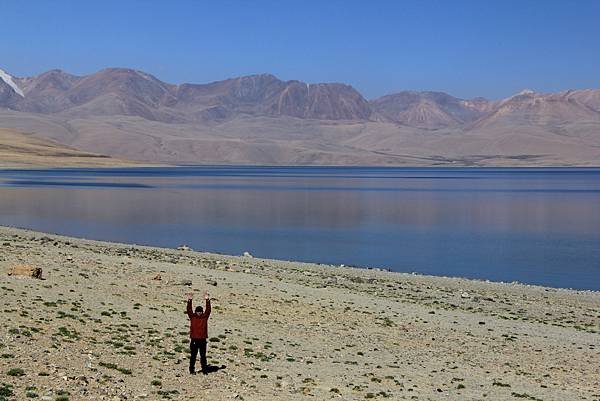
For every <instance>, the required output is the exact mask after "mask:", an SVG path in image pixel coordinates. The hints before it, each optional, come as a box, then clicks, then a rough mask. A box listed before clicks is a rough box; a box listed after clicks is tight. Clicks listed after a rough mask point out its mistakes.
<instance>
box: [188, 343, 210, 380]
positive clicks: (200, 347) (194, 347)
mask: <svg viewBox="0 0 600 401" xmlns="http://www.w3.org/2000/svg"><path fill="white" fill-rule="evenodd" d="M198 351H200V365H201V366H202V371H203V372H206V371H207V370H206V367H207V365H206V338H203V339H193V338H192V340H191V341H190V352H191V355H190V372H195V371H196V357H197V356H198Z"/></svg>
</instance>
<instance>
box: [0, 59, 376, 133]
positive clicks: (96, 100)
mask: <svg viewBox="0 0 600 401" xmlns="http://www.w3.org/2000/svg"><path fill="white" fill-rule="evenodd" d="M16 81H17V83H18V84H19V85H20V87H21V88H22V89H23V92H24V94H25V96H24V97H20V96H16V97H15V96H13V95H14V94H13V93H11V91H10V88H8V89H7V90H6V93H5V97H6V99H3V98H0V105H1V106H4V107H8V108H10V109H13V110H19V111H26V112H34V113H42V114H51V113H59V114H61V115H64V116H68V117H71V118H81V117H84V118H86V117H91V116H105V115H107V116H108V115H126V116H138V117H142V118H144V119H147V120H154V121H160V122H167V123H172V122H178V123H186V122H188V123H189V122H198V121H206V120H222V119H224V118H227V117H231V116H233V115H239V114H245V115H251V116H272V117H278V116H293V117H298V118H311V119H323V120H367V119H368V118H369V116H370V114H371V109H370V107H369V104H368V102H367V101H366V100H365V99H364V98H363V97H362V96H361V95H360V94H359V93H358V92H357V91H356V90H354V88H352V87H351V86H349V85H344V84H337V83H330V84H307V83H304V82H300V81H287V82H286V81H281V80H279V79H277V78H275V77H274V76H273V75H269V74H263V75H252V76H247V77H240V78H233V79H228V80H225V81H219V82H214V83H210V84H204V85H198V84H182V85H179V86H178V85H171V84H167V83H164V82H161V81H160V80H158V79H157V78H156V77H154V76H152V75H150V74H146V73H144V72H141V71H136V70H131V69H124V68H108V69H104V70H102V71H99V72H97V73H95V74H92V75H88V76H84V77H76V76H73V75H69V74H66V73H64V72H62V71H59V70H53V71H49V72H47V73H44V74H41V75H39V76H37V77H30V78H23V79H17V80H16ZM0 93H1V92H0Z"/></svg>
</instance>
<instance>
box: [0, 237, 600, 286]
mask: <svg viewBox="0 0 600 401" xmlns="http://www.w3.org/2000/svg"><path fill="white" fill-rule="evenodd" d="M2 229H8V230H16V231H22V232H24V233H29V234H32V235H47V236H53V237H57V238H62V239H65V240H69V239H70V240H76V241H83V242H89V243H90V244H96V245H99V246H109V245H110V246H119V247H136V248H148V249H156V250H161V251H175V252H179V250H177V249H176V248H166V247H161V246H156V245H140V244H134V243H127V242H113V241H106V240H96V239H89V238H83V237H72V236H68V235H63V234H57V233H50V232H44V231H37V230H32V229H29V228H26V227H13V226H3V225H0V230H2ZM190 251H191V252H194V253H198V254H202V255H207V256H212V257H216V258H219V257H221V258H234V259H235V258H242V259H245V257H244V256H243V255H229V254H222V253H215V252H209V251H203V250H193V249H190ZM252 259H256V260H261V261H268V262H270V263H286V264H290V263H291V264H296V265H298V266H302V265H304V266H305V267H310V266H318V267H320V268H331V269H351V270H350V271H353V270H358V271H363V270H366V271H374V272H382V273H390V274H394V275H399V276H401V277H404V278H407V277H421V278H423V279H425V280H427V279H430V280H437V279H440V280H456V281H459V282H464V281H467V282H471V283H473V284H474V283H481V284H490V285H501V286H522V287H525V288H537V289H538V290H544V291H545V290H551V291H567V292H573V293H578V294H585V293H592V294H598V295H600V290H591V289H578V288H569V287H551V286H545V285H541V284H533V283H524V282H521V281H517V280H514V281H495V280H489V279H484V278H470V277H462V276H444V275H434V274H424V273H419V272H400V271H394V270H391V269H388V268H381V267H375V266H353V265H333V264H327V263H321V262H305V261H297V260H284V259H271V258H260V257H254V256H252Z"/></svg>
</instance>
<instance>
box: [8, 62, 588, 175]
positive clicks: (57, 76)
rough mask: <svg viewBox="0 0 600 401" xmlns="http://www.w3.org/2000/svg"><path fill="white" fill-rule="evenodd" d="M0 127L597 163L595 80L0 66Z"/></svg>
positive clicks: (331, 155) (117, 150) (222, 148)
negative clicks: (563, 85)
mask: <svg viewBox="0 0 600 401" xmlns="http://www.w3.org/2000/svg"><path fill="white" fill-rule="evenodd" d="M0 127H9V128H15V129H18V130H20V131H25V132H31V133H34V134H35V135H36V136H38V137H40V138H46V139H50V140H53V141H56V142H58V143H61V144H65V145H67V146H70V147H73V148H76V149H79V150H82V151H85V152H91V153H101V154H106V155H110V156H113V157H117V158H120V159H132V160H139V161H146V162H162V163H178V164H179V163H185V164H208V163H210V164H219V163H234V164H235V163H244V164H338V165H339V164H348V165H360V164H362V165H600V90H594V89H584V90H574V91H566V92H561V93H554V94H552V93H551V94H541V93H534V92H531V91H523V92H521V93H519V94H517V95H515V96H512V97H510V98H507V99H503V100H499V101H489V100H486V99H484V98H474V99H459V98H456V97H453V96H450V95H448V94H445V93H441V92H414V91H405V92H399V93H395V94H391V95H387V96H383V97H381V98H378V99H374V100H372V101H370V102H368V101H366V100H365V99H364V98H363V97H362V96H361V95H360V93H358V92H357V91H356V90H355V89H354V88H352V87H351V86H348V85H344V84H339V83H320V84H307V83H304V82H300V81H282V80H280V79H278V78H276V77H274V76H273V75H270V74H260V75H252V76H245V77H238V78H232V79H227V80H223V81H217V82H213V83H209V84H181V85H173V84H168V83H164V82H162V81H160V80H158V79H157V78H156V77H154V76H152V75H150V74H147V73H144V72H141V71H136V70H132V69H124V68H108V69H105V70H102V71H99V72H97V73H95V74H91V75H87V76H74V75H70V74H67V73H65V72H62V71H59V70H53V71H49V72H46V73H44V74H41V75H39V76H36V77H29V78H14V77H11V76H9V75H7V74H6V73H5V72H4V71H2V70H0Z"/></svg>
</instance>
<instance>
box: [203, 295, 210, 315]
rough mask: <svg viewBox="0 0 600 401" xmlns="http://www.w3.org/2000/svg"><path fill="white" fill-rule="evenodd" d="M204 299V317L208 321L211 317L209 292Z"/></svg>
mask: <svg viewBox="0 0 600 401" xmlns="http://www.w3.org/2000/svg"><path fill="white" fill-rule="evenodd" d="M204 299H205V300H206V307H205V308H204V316H205V317H206V318H207V319H208V317H209V316H210V311H211V308H210V296H209V295H208V292H207V293H205V294H204Z"/></svg>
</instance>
